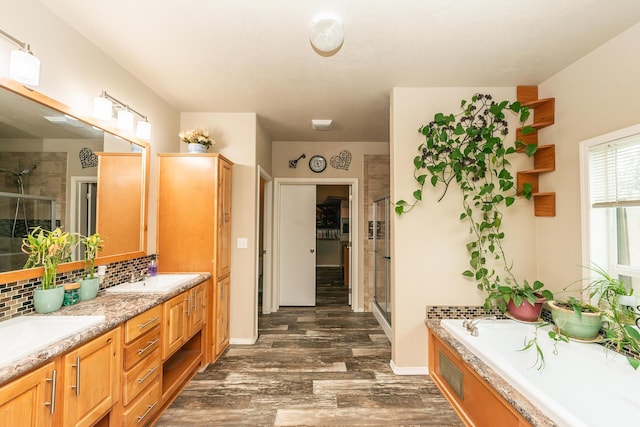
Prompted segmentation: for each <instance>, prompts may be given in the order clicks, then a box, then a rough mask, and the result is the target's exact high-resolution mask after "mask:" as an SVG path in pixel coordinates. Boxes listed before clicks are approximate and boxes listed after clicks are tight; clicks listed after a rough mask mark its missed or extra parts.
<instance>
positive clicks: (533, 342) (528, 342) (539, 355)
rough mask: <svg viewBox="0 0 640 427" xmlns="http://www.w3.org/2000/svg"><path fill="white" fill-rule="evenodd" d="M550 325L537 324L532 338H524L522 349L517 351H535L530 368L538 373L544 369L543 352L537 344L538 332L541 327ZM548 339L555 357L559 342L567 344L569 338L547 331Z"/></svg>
mask: <svg viewBox="0 0 640 427" xmlns="http://www.w3.org/2000/svg"><path fill="white" fill-rule="evenodd" d="M549 325H550V323H546V322H542V323H538V324H536V328H535V330H534V331H533V336H531V337H528V336H527V337H525V341H524V347H522V348H521V349H520V350H519V351H526V350H529V349H531V348H533V349H535V351H536V360H535V362H534V363H533V366H531V367H532V368H533V367H535V368H536V369H537V370H538V371H542V370H543V369H544V363H545V359H544V352H543V351H542V348H540V344H538V332H539V330H540V328H541V327H543V326H549ZM548 335H549V338H551V339H552V340H553V354H554V355H557V354H558V343H559V342H560V341H563V342H569V337H567V336H566V335H564V334H563V333H561V332H556V331H553V330H552V331H549V332H548Z"/></svg>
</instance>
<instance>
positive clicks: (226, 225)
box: [216, 160, 231, 279]
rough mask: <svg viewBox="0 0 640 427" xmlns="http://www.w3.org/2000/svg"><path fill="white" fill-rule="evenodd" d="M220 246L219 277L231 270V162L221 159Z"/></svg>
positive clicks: (219, 172)
mask: <svg viewBox="0 0 640 427" xmlns="http://www.w3.org/2000/svg"><path fill="white" fill-rule="evenodd" d="M218 167H219V171H218V213H219V215H220V219H219V221H218V248H217V272H216V274H217V278H218V279H220V278H222V277H224V276H227V275H229V272H230V271H231V164H230V163H227V162H225V161H224V160H220V164H219V165H218Z"/></svg>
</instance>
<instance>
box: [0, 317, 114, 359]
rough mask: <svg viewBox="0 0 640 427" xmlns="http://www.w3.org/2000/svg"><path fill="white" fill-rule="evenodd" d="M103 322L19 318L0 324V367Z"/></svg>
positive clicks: (95, 320)
mask: <svg viewBox="0 0 640 427" xmlns="http://www.w3.org/2000/svg"><path fill="white" fill-rule="evenodd" d="M104 319H105V318H104V316H20V317H16V318H14V319H10V320H5V321H3V322H0V342H1V343H2V345H1V346H0V366H5V365H8V364H10V363H11V362H14V361H16V360H19V359H20V358H22V357H24V356H27V355H28V354H31V353H34V352H37V351H39V350H42V349H44V348H46V347H48V346H49V345H51V344H53V343H55V342H56V341H59V340H61V339H64V338H68V337H70V336H73V335H75V334H76V333H78V332H80V331H82V330H84V329H86V328H88V327H90V326H93V325H96V324H98V323H100V322H102V321H104Z"/></svg>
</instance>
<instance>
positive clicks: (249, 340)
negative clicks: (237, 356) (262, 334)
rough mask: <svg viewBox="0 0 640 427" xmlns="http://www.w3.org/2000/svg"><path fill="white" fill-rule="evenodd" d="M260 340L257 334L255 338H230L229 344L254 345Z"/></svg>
mask: <svg viewBox="0 0 640 427" xmlns="http://www.w3.org/2000/svg"><path fill="white" fill-rule="evenodd" d="M256 341H258V336H257V335H256V336H255V337H253V338H230V339H229V344H234V345H254V344H255V343H256Z"/></svg>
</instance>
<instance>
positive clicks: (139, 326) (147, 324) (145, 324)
mask: <svg viewBox="0 0 640 427" xmlns="http://www.w3.org/2000/svg"><path fill="white" fill-rule="evenodd" d="M158 319H160V317H158V316H156V317H153V318H151V319H149V320H148V321H146V322H144V323H142V324H140V325H138V328H140V329H144V328H146V327H147V326H149V325H151V324H153V323H156V322H157V321H158Z"/></svg>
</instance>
